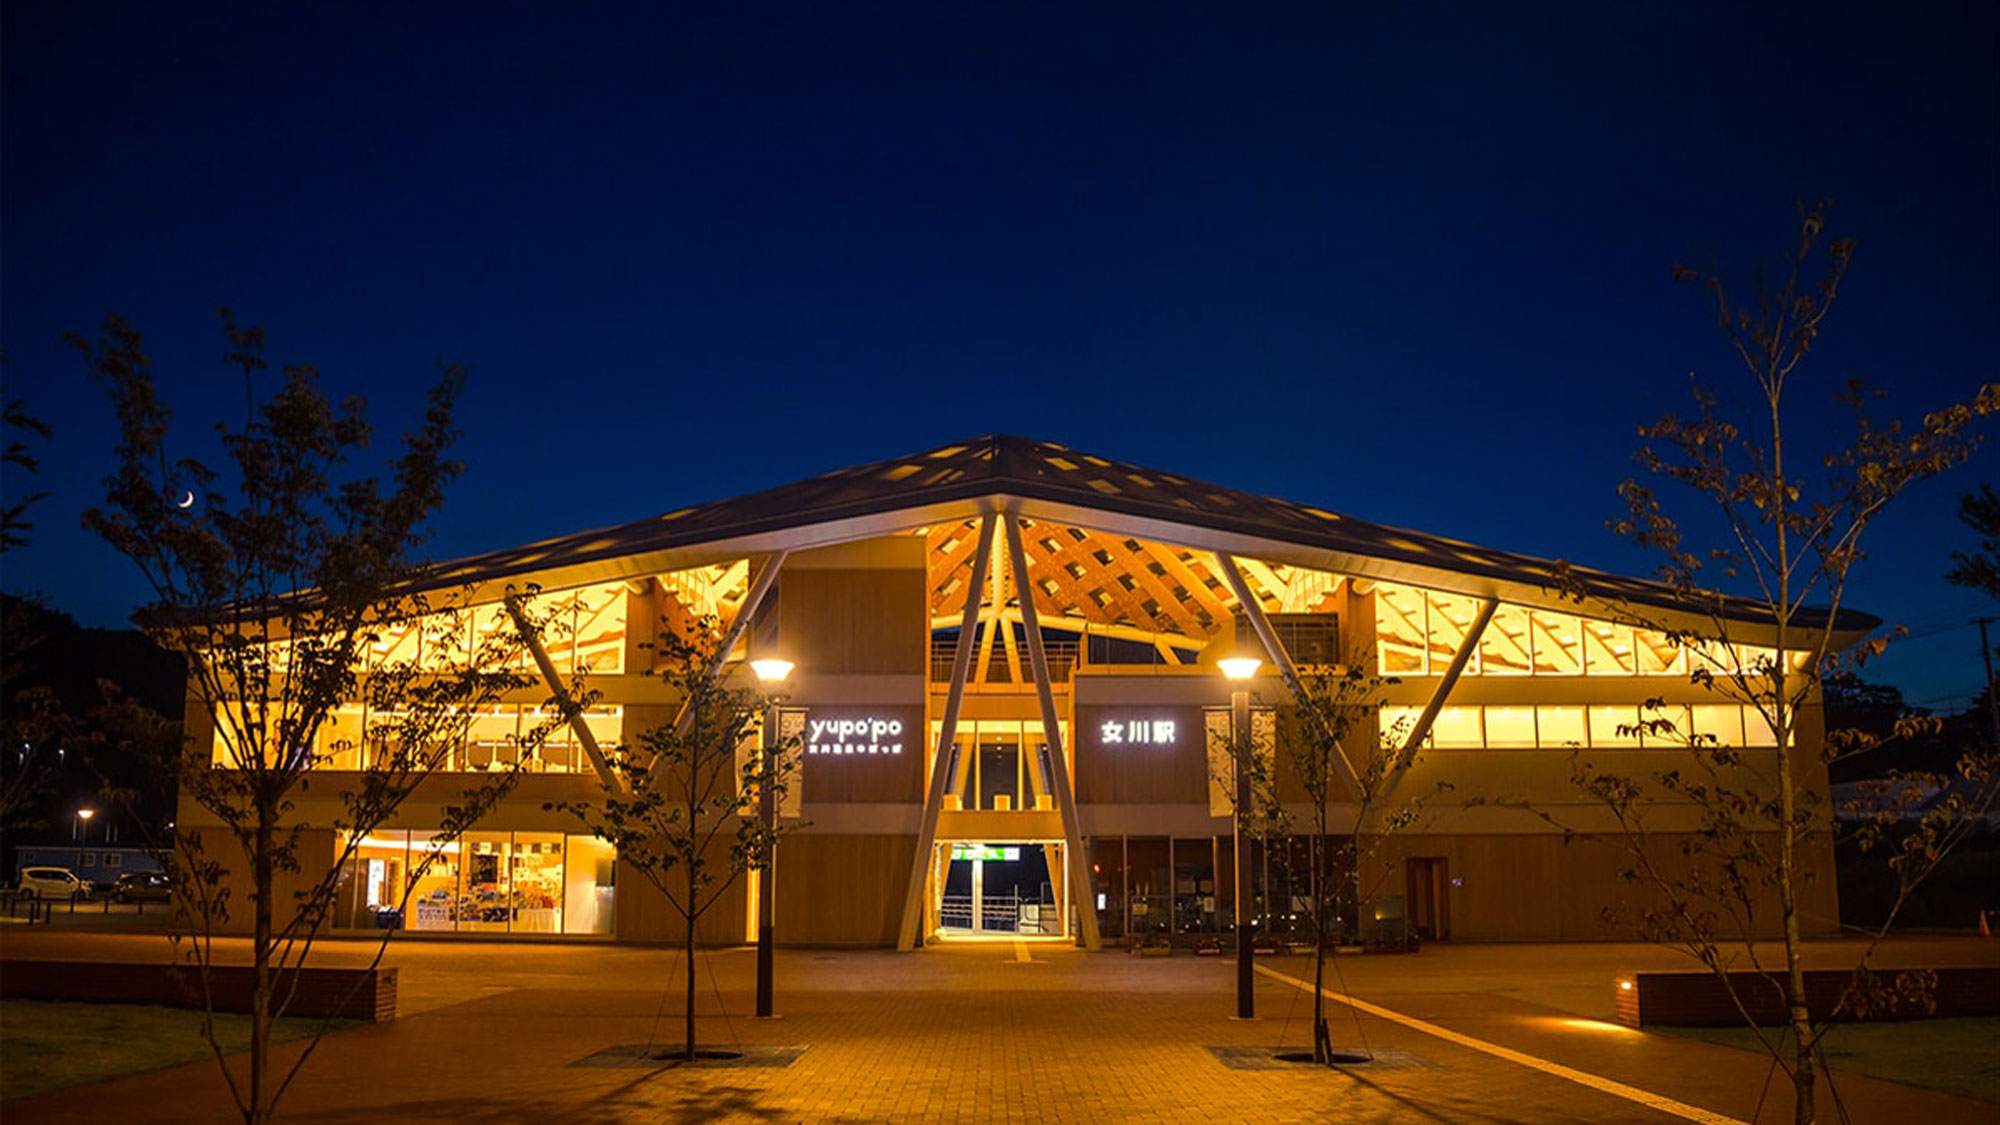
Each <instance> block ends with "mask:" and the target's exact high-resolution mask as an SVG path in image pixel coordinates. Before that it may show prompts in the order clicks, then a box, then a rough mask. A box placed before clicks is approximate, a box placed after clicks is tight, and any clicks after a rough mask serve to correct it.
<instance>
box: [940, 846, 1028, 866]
mask: <svg viewBox="0 0 2000 1125" xmlns="http://www.w3.org/2000/svg"><path fill="white" fill-rule="evenodd" d="M1020 858H1021V849H1020V848H1018V847H1012V848H1007V847H995V846H994V845H992V844H953V845H952V846H951V859H952V862H953V863H956V862H958V861H959V860H961V859H984V860H997V861H999V862H1002V863H1013V862H1014V861H1016V860H1018V859H1020Z"/></svg>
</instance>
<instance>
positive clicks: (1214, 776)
mask: <svg viewBox="0 0 2000 1125" xmlns="http://www.w3.org/2000/svg"><path fill="white" fill-rule="evenodd" d="M1202 722H1203V726H1204V727H1205V728H1206V731H1207V735H1208V815H1210V816H1227V817H1233V816H1235V815H1236V755H1235V754H1234V752H1233V748H1232V747H1231V746H1230V741H1229V722H1230V714H1229V708H1227V707H1208V708H1204V709H1203V714H1202ZM1250 752H1251V753H1252V754H1254V755H1256V757H1257V761H1258V763H1259V765H1260V767H1261V768H1262V770H1263V771H1264V774H1265V776H1267V777H1268V776H1270V772H1271V771H1272V770H1274V769H1275V768H1276V767H1277V752H1278V712H1277V709H1276V708H1272V707H1255V706H1253V707H1251V708H1250Z"/></svg>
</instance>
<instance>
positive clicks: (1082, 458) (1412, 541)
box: [434, 434, 1880, 631]
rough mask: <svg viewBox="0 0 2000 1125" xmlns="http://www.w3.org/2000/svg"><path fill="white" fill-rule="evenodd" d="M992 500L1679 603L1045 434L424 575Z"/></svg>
mask: <svg viewBox="0 0 2000 1125" xmlns="http://www.w3.org/2000/svg"><path fill="white" fill-rule="evenodd" d="M996 500H999V501H1001V502H1002V503H996V502H995V501H996ZM1006 500H1015V501H1019V502H1020V503H1018V504H1014V505H1012V506H1013V507H1015V508H1016V509H1017V510H1019V511H1020V512H1021V514H1022V515H1024V516H1027V517H1029V518H1041V519H1055V520H1059V521H1067V522H1071V523H1075V524H1077V525H1079V526H1091V527H1095V528H1096V529H1098V530H1105V531H1114V532H1121V533H1123V534H1127V535H1151V536H1153V537H1156V538H1160V539H1162V540H1164V541H1170V542H1177V543H1179V544H1180V545H1183V546H1189V547H1196V548H1202V549H1208V550H1228V551H1234V552H1239V553H1246V554H1249V553H1253V552H1254V553H1260V554H1263V555H1266V556H1268V557H1271V558H1274V559H1276V560H1278V561H1285V562H1292V563H1296V564H1298V565H1306V566H1316V567H1320V568H1322V569H1329V570H1335V571H1338V572H1342V573H1348V574H1353V575H1356V576H1360V577H1372V578H1382V579H1386V580H1390V581H1409V582H1415V583H1419V584H1422V583H1430V584H1433V585H1441V586H1442V588H1445V589H1457V590H1459V591H1460V592H1466V593H1479V594H1488V593H1490V594H1496V595H1499V596H1504V597H1507V598H1508V600H1515V601H1518V600H1528V601H1531V602H1536V601H1550V600H1553V599H1554V598H1556V597H1558V596H1559V591H1560V589H1562V588H1566V587H1569V586H1571V585H1572V584H1575V583H1579V582H1580V583H1581V584H1582V585H1583V587H1584V588H1585V589H1587V590H1589V591H1590V593H1591V594H1592V595H1594V598H1593V600H1595V599H1603V600H1605V601H1607V602H1611V603H1617V602H1636V603H1640V604H1644V605H1649V606H1654V607H1661V608H1668V609H1680V610H1686V609H1688V608H1689V607H1688V605H1687V603H1686V601H1685V600H1684V599H1682V598H1679V597H1677V596H1676V595H1675V593H1674V591H1673V590H1672V589H1670V588H1669V587H1666V586H1664V585H1662V584H1660V583H1656V582H1649V581H1644V580H1641V579H1634V578H1626V577H1621V576H1618V575H1612V574H1608V573H1604V572H1601V571H1593V570H1587V569H1584V568H1570V567H1564V566H1562V565H1560V564H1557V563H1554V562H1551V561H1550V560H1547V559H1540V558H1535V557H1532V556H1529V555H1520V554H1515V553H1512V552H1508V551H1498V550H1493V549H1491V548H1486V547H1479V546H1475V545H1473V544H1470V543H1463V542H1460V541H1458V540H1455V539H1447V538H1445V537H1443V536H1439V535H1432V534H1429V533H1426V532H1421V531H1411V530H1407V529H1404V528H1398V527H1391V526H1388V525H1385V524H1378V523H1371V522H1368V521H1366V520H1360V519H1355V518H1353V517H1351V516H1343V515H1340V514H1338V513H1335V512H1329V511H1326V510H1324V509H1321V508H1315V507H1311V506H1308V505H1304V504H1298V503H1295V502H1293V501H1290V500H1282V499H1278V498H1276V497H1271V496H1260V495H1257V494H1255V493H1250V492H1243V491H1240V490H1238V489H1233V488H1226V487H1223V486H1221V485H1217V484H1210V483H1208V482H1206V481H1200V480H1195V479H1193V478H1191V477H1186V476H1182V475H1180V474H1178V473H1169V472H1162V471H1159V470H1155V469H1148V468H1145V467H1143V466H1139V465H1133V464H1129V463H1127V462H1122V461H1112V460H1108V459H1106V458H1103V457H1098V456H1095V455H1093V454H1088V453H1083V452H1080V451H1077V450H1073V449H1070V448H1068V447H1067V446H1063V445H1058V444H1056V443H1055V442H1049V441H1038V440H1035V439H1032V438H1023V437H1012V436H1007V435H1000V434H990V435H985V436H982V437H976V438H972V439H970V440H968V441H962V442H957V443H954V444H951V445H946V446H941V447H939V448H937V449H932V450H929V451H927V452H923V453H917V454H913V455H910V456H907V457H897V458H892V459H890V460H887V461H877V462H874V463H872V464H867V465H857V466H854V467H853V468H847V469H839V470H836V471H834V472H830V473H826V474H823V475H821V476H817V477H813V478H811V479H809V480H804V481H799V482H797V483H794V484H787V485H780V486H779V487H777V488H771V489H766V490H765V491H763V492H756V493H752V494H750V495H748V496H741V497H737V498H734V499H729V500H716V501H712V502H709V503H706V504H697V505H695V506H693V507H689V508H682V509H679V510H678V511H673V512H668V513H666V514H665V515H661V516H655V517H652V518H649V519H643V520H637V521H634V522H632V523H626V524H620V525H617V526H615V527H608V528H601V529H598V530H594V531H584V532H578V533H575V534H572V535H565V536H560V537H558V538H555V539H548V540H544V541H542V542H539V543H531V544H527V545H525V546H521V547H514V548H509V549H506V550H500V551H493V552H489V553H487V554H482V555H475V556H472V557H469V558H464V559H459V560H456V561H453V562H450V563H445V564H441V565H440V566H439V567H438V568H437V569H436V571H435V572H434V573H435V574H436V575H437V577H438V579H439V581H440V582H444V581H457V582H465V581H474V582H484V581H493V580H498V579H502V578H509V577H514V576H517V575H524V574H528V573H532V572H542V571H549V570H570V569H572V568H580V567H581V568H591V564H601V563H605V562H608V561H611V560H617V559H626V558H633V557H635V556H659V555H663V554H666V555H676V556H677V555H681V554H684V553H686V552H687V551H688V549H690V548H699V547H702V546H704V545H711V544H713V545H717V546H718V547H719V546H722V545H724V544H727V545H728V546H729V549H732V550H738V551H747V552H756V551H760V550H775V549H779V548H781V547H794V546H818V545H825V544H828V543H833V542H840V541H844V540H847V539H854V538H865V537H868V536H871V535H880V534H888V533H892V532H894V531H897V530H908V529H912V528H915V527H918V526H924V525H927V524H931V523H936V522H940V521H942V520H947V519H963V518H970V517H973V516H977V515H978V514H980V512H982V511H984V510H986V509H989V508H993V507H998V506H1002V504H1004V502H1005V501H1006ZM897 516H907V517H908V518H907V519H900V520H899V519H897V518H894V517H897ZM883 517H889V518H883ZM1120 517H1122V518H1120ZM843 528H844V529H846V530H845V531H843ZM804 529H822V530H823V532H824V533H823V534H822V535H820V536H818V537H813V536H807V537H804V539H803V540H802V539H801V538H800V537H799V536H797V535H795V534H787V533H796V532H799V531H802V530H804ZM1163 532H1164V534H1162V533H1163ZM593 569H594V568H593ZM1537 595H1538V596H1537ZM1732 609H1740V612H1741V615H1742V616H1743V617H1745V618H1749V619H1756V618H1760V617H1763V616H1764V615H1763V614H1761V613H1759V612H1757V611H1756V609H1757V607H1756V606H1755V604H1754V603H1750V602H1741V603H1738V605H1737V606H1732ZM1735 615H1736V614H1734V613H1733V614H1732V616H1735ZM1879 623H1880V622H1879V621H1878V620H1877V619H1875V618H1873V617H1870V616H1868V615H1867V614H1862V613H1855V612H1853V611H1843V612H1842V614H1841V621H1840V624H1841V627H1842V629H1843V631H1846V630H1858V631H1865V630H1867V629H1870V628H1873V627H1874V626H1875V625H1877V624H1879Z"/></svg>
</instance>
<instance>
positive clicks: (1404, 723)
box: [1379, 707, 1430, 746]
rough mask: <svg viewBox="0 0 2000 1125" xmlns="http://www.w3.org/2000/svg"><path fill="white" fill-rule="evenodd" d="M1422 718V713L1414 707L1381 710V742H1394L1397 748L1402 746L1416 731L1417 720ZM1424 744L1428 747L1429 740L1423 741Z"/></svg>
mask: <svg viewBox="0 0 2000 1125" xmlns="http://www.w3.org/2000/svg"><path fill="white" fill-rule="evenodd" d="M1422 717H1423V711H1422V710H1421V709H1419V708H1416V707H1384V708H1382V714H1381V718H1380V719H1379V722H1380V723H1381V732H1382V740H1383V741H1384V742H1394V743H1395V744H1396V745H1397V746H1401V745H1403V744H1404V743H1405V742H1408V741H1409V740H1410V732H1411V731H1413V730H1416V729H1417V720H1418V719H1420V718H1422ZM1424 744H1425V745H1426V746H1428V745H1430V740H1429V739H1425V740H1424Z"/></svg>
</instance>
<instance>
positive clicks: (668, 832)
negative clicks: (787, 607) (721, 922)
mask: <svg viewBox="0 0 2000 1125" xmlns="http://www.w3.org/2000/svg"><path fill="white" fill-rule="evenodd" d="M718 644H719V641H718V632H717V630H716V629H714V628H713V622H701V623H699V624H697V626H696V627H695V628H694V629H692V630H691V635H689V636H682V635H680V634H678V633H676V632H675V631H674V630H673V629H671V628H669V627H667V625H666V623H665V622H662V628H661V630H660V637H659V640H658V641H657V642H656V644H655V649H656V656H657V658H658V668H659V675H660V677H661V679H663V680H664V681H666V683H667V685H668V688H669V690H670V691H671V692H672V693H673V694H674V695H675V696H676V697H677V698H678V699H679V700H680V714H679V716H678V717H677V718H676V720H674V721H672V722H668V723H663V724H661V725H659V726H655V727H652V728H650V729H648V730H646V731H644V732H642V733H641V734H640V735H639V738H638V740H637V745H635V746H632V747H630V748H628V749H627V750H626V751H625V753H623V754H622V755H620V756H619V757H618V758H617V759H616V760H615V761H614V762H613V770H614V772H615V773H616V775H617V780H618V782H619V785H618V787H617V788H615V789H609V788H607V790H606V791H605V792H604V793H603V794H602V795H601V796H596V797H593V798H591V799H590V800H587V801H551V802H548V803H547V804H545V805H544V806H543V807H544V808H546V809H550V810H561V811H564V812H567V813H569V814H570V815H571V816H574V817H575V818H576V819H577V820H578V822H579V823H581V824H582V825H583V826H584V827H585V828H587V829H588V830H589V831H590V832H591V833H592V834H593V835H595V836H596V837H597V838H598V839H600V840H604V841H605V842H607V843H609V844H611V845H612V846H613V847H615V848H616V849H617V851H618V858H619V860H620V861H622V862H623V863H625V864H626V865H627V866H629V867H630V868H632V869H633V870H635V871H637V872H638V873H639V874H640V875H641V876H643V877H644V878H645V879H646V881H647V882H648V883H650V884H652V886H653V888H654V889H655V890H657V891H659V892H660V894H661V896H662V897H663V898H665V900H666V902H667V904H668V906H670V907H671V908H672V909H673V911H674V914H675V916H676V917H677V918H678V919H679V920H680V923H681V940H682V951H683V953H684V954H685V955H686V956H685V957H684V959H683V960H684V964H683V968H684V970H685V974H686V975H685V979H684V981H683V985H684V999H685V1007H684V1009H683V1017H684V1025H685V1026H684V1034H683V1036H682V1039H681V1042H680V1044H679V1046H678V1048H677V1050H676V1051H675V1053H676V1054H678V1056H679V1057H680V1058H682V1059H684V1060H686V1061H689V1062H692V1061H694V1060H695V1059H696V1058H697V1057H699V1056H698V1053H697V1038H696V1034H695V995H696V991H695V933H696V929H697V927H698V926H699V924H700V922H701V919H702V917H703V916H704V915H706V914H707V913H708V911H709V910H710V909H711V908H713V907H714V906H715V904H716V903H717V902H719V901H720V900H721V899H722V897H723V895H724V894H726V893H727V892H728V890H729V888H730V887H731V886H732V885H733V884H734V883H735V882H736V880H737V878H738V877H739V876H741V875H742V874H744V873H745V872H747V871H762V870H768V869H769V867H770V864H771V856H772V854H773V849H774V848H775V846H776V844H777V841H778V839H779V837H780V836H782V835H785V834H787V833H789V832H790V831H793V830H794V829H793V828H789V827H787V828H780V827H778V826H777V825H776V824H773V823H766V821H765V820H764V818H763V817H761V816H759V815H758V811H759V804H760V800H759V793H760V790H759V786H760V785H763V784H768V785H769V786H770V791H771V794H772V801H773V807H775V805H776V802H778V801H780V800H781V798H782V796H783V794H784V793H785V792H786V790H787V789H788V787H789V785H790V765H789V763H791V762H792V761H793V760H794V758H793V755H792V754H791V753H790V752H789V750H790V746H791V743H789V742H787V741H786V740H785V739H783V738H781V737H777V736H776V735H775V732H765V733H764V735H763V737H764V738H765V739H766V740H767V741H765V742H763V744H762V747H763V748H762V749H761V750H760V751H759V752H757V753H752V754H745V753H743V752H742V751H743V749H744V748H745V747H746V746H747V745H748V744H749V743H750V742H751V741H752V740H753V739H755V738H757V737H758V731H759V727H760V724H761V723H762V721H763V720H764V717H765V714H766V712H767V711H768V710H770V704H771V703H772V702H773V700H772V699H771V698H770V697H768V696H766V695H762V694H760V693H758V692H754V691H748V690H744V689H742V688H738V687H734V686H732V685H731V684H730V682H729V681H728V680H727V678H725V677H724V676H722V675H720V674H718V672H717V668H718V666H719V665H720V663H721V662H720V661H718V660H717V659H716V656H717V652H716V648H717V645H718ZM793 741H795V740H793Z"/></svg>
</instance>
